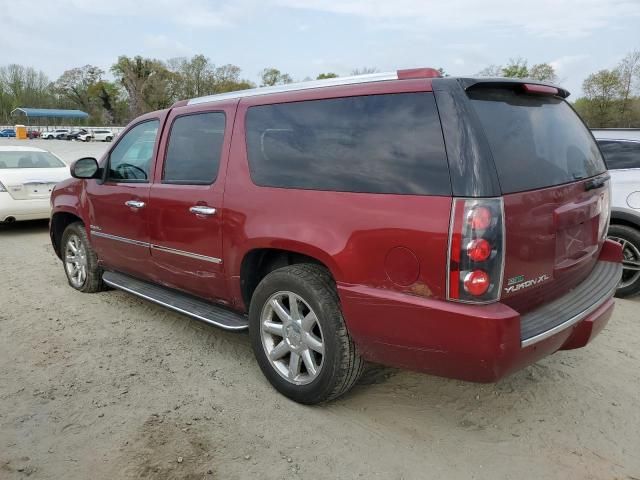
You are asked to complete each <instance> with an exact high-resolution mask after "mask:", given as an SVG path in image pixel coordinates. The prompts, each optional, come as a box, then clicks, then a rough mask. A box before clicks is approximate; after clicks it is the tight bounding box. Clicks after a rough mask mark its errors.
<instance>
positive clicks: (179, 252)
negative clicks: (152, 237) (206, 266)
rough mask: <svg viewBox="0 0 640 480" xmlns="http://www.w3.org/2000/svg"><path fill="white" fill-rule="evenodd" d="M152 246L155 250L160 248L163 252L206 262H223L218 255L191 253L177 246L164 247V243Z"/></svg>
mask: <svg viewBox="0 0 640 480" xmlns="http://www.w3.org/2000/svg"><path fill="white" fill-rule="evenodd" d="M151 248H152V249H154V250H159V251H161V252H167V253H173V254H175V255H182V256H183V257H189V258H195V259H196V260H203V261H205V262H211V263H217V264H220V263H222V259H221V258H217V257H207V256H206V255H200V254H199V253H191V252H185V251H184V250H176V249H175V248H169V247H163V246H162V245H155V244H152V245H151Z"/></svg>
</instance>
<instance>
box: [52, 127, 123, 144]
mask: <svg viewBox="0 0 640 480" xmlns="http://www.w3.org/2000/svg"><path fill="white" fill-rule="evenodd" d="M115 137H116V135H115V133H114V132H113V131H111V130H109V129H95V130H87V129H84V128H81V129H78V130H70V129H67V128H59V129H56V130H52V131H48V132H42V134H41V138H43V139H45V140H53V139H56V140H78V141H81V142H91V141H94V140H95V141H100V142H111V141H112V140H113V139H114V138H115Z"/></svg>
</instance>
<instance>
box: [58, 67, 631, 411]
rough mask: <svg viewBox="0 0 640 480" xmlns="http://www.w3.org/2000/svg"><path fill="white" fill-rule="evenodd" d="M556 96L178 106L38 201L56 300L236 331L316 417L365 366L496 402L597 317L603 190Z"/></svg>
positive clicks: (138, 126)
mask: <svg viewBox="0 0 640 480" xmlns="http://www.w3.org/2000/svg"><path fill="white" fill-rule="evenodd" d="M567 96H568V92H567V91H565V90H563V89H562V88H558V87H555V86H552V85H545V84H540V83H536V82H530V81H520V80H509V79H474V78H438V74H437V72H436V71H435V70H433V69H415V70H401V71H398V72H394V73H392V74H373V75H368V76H367V75H365V76H360V77H351V78H337V79H330V80H324V81H319V82H307V83H301V84H297V85H285V86H276V87H270V88H259V89H254V90H245V91H240V92H233V93H225V94H219V95H212V96H209V97H203V98H196V99H192V100H189V101H180V102H178V103H176V104H175V105H173V106H172V107H171V108H169V109H166V110H160V111H157V112H152V113H149V114H146V115H143V116H141V117H140V118H137V119H136V120H134V121H133V122H132V123H131V124H130V125H129V126H128V127H127V128H126V130H125V131H124V132H123V133H122V134H121V135H120V136H119V137H118V138H117V140H116V142H115V143H114V145H113V146H112V147H111V148H110V150H109V151H108V152H107V153H106V154H105V155H104V156H103V157H102V158H101V159H100V160H96V159H94V158H82V159H80V160H78V161H76V162H75V164H74V165H73V167H72V172H73V176H74V178H72V179H70V180H68V181H64V182H62V183H60V184H59V185H58V186H57V187H56V188H55V190H54V192H53V196H52V204H53V212H52V218H51V226H50V232H51V240H52V242H53V248H54V249H55V252H56V253H57V255H58V257H60V259H61V260H62V262H63V265H64V268H65V272H66V275H67V277H68V281H69V284H70V285H71V286H72V287H73V288H75V289H77V290H80V291H82V292H97V291H99V290H102V289H104V288H105V286H109V287H115V288H118V289H122V290H125V291H127V292H130V293H132V294H134V295H138V296H140V297H142V298H144V299H147V300H150V301H152V302H156V303H159V304H161V305H164V306H166V307H168V308H171V309H174V310H176V311H178V312H181V313H183V314H186V315H189V316H191V317H195V318H197V319H200V320H203V321H205V322H208V323H210V324H212V325H216V326H218V327H221V328H225V329H229V330H245V329H248V331H249V336H250V340H251V344H252V348H253V351H254V353H255V356H256V358H257V361H258V364H259V366H260V368H261V369H262V371H263V372H264V374H265V376H266V377H267V378H268V380H269V381H270V382H271V384H272V385H273V386H274V387H275V388H276V389H277V390H278V391H280V392H281V393H283V394H284V395H286V396H288V397H290V398H292V399H294V400H296V401H298V402H302V403H308V404H313V403H318V402H323V401H328V400H331V399H333V398H336V397H337V396H339V395H341V394H343V393H345V392H346V391H347V390H349V388H351V387H352V386H353V385H354V383H355V382H356V381H357V380H358V377H359V375H360V373H361V372H362V369H363V365H364V363H365V361H372V362H378V363H382V364H386V365H391V366H396V367H405V368H410V369H415V370H420V371H423V372H427V373H431V374H435V375H442V376H447V377H454V378H459V379H464V380H470V381H477V382H491V381H496V380H498V379H499V378H501V377H503V376H505V375H508V374H510V373H512V372H514V371H516V370H518V369H521V368H523V367H525V366H526V365H529V364H531V363H533V362H536V361H537V360H539V359H540V358H542V357H544V356H546V355H549V354H551V353H554V352H556V351H558V350H562V349H572V348H578V347H582V346H584V345H586V344H587V343H588V342H589V341H590V340H591V339H593V337H594V336H595V335H597V334H598V332H600V330H602V328H603V327H604V325H605V324H606V323H607V321H608V319H609V317H610V316H611V312H612V310H613V306H614V303H613V299H612V297H613V293H614V291H615V289H616V285H617V283H618V281H619V280H620V277H621V271H622V267H621V259H622V254H621V248H620V245H619V244H617V243H614V242H611V241H608V240H606V233H607V226H608V222H609V195H610V194H609V175H608V174H607V171H606V167H605V164H604V163H603V160H602V156H601V153H600V150H599V149H598V146H597V144H596V142H595V141H594V139H593V136H592V135H591V133H590V132H589V130H587V128H586V127H585V125H584V124H583V122H582V121H581V120H580V118H579V117H578V116H577V115H576V113H575V112H574V111H573V110H572V108H571V107H570V106H569V104H568V103H567V102H566V101H565V98H566V97H567Z"/></svg>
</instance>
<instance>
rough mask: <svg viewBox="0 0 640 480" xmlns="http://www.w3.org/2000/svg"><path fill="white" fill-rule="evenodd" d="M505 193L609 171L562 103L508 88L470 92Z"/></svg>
mask: <svg viewBox="0 0 640 480" xmlns="http://www.w3.org/2000/svg"><path fill="white" fill-rule="evenodd" d="M469 97H470V98H471V103H472V104H473V106H474V107H475V110H476V112H477V114H478V116H479V117H480V123H481V124H482V127H483V128H484V132H485V134H486V136H487V140H488V141H489V146H490V148H491V153H492V154H493V159H494V161H495V165H496V169H497V171H498V178H499V180H500V186H501V188H502V192H503V193H514V192H521V191H525V190H533V189H539V188H544V187H551V186H555V185H562V184H564V183H569V182H575V181H576V180H579V179H582V178H587V177H593V176H594V175H598V174H600V173H603V172H604V171H605V170H606V166H605V164H604V161H603V160H602V156H601V155H600V152H599V150H598V147H597V145H596V143H595V141H594V140H593V137H592V136H591V134H590V133H589V131H588V130H587V128H586V127H585V126H584V124H583V123H582V121H581V120H580V118H579V117H578V116H577V114H576V113H575V112H574V111H573V109H572V108H571V107H570V106H569V105H568V104H567V103H566V102H565V101H564V100H562V99H560V98H557V97H551V96H539V95H527V94H521V93H518V92H515V91H513V90H508V89H504V88H496V89H480V90H472V91H470V92H469Z"/></svg>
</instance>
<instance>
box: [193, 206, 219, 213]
mask: <svg viewBox="0 0 640 480" xmlns="http://www.w3.org/2000/svg"><path fill="white" fill-rule="evenodd" d="M189 211H190V212H191V213H195V214H196V215H215V214H216V209H215V208H212V207H205V206H203V205H194V206H193V207H191V208H189Z"/></svg>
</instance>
